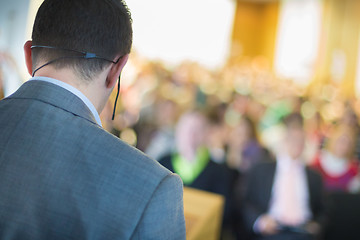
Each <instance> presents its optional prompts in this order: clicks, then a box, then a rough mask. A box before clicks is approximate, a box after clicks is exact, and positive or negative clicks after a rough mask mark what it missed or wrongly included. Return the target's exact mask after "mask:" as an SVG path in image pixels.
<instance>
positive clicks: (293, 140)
mask: <svg viewBox="0 0 360 240" xmlns="http://www.w3.org/2000/svg"><path fill="white" fill-rule="evenodd" d="M285 141H286V142H285V144H286V147H287V152H288V154H289V156H290V157H291V158H292V159H297V158H299V157H300V156H301V154H302V152H303V150H304V147H305V132H304V130H303V129H301V128H293V129H288V130H287V134H286V137H285Z"/></svg>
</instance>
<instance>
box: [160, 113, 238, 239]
mask: <svg viewBox="0 0 360 240" xmlns="http://www.w3.org/2000/svg"><path fill="white" fill-rule="evenodd" d="M208 130H209V120H208V119H207V117H206V115H205V114H204V113H203V112H201V111H198V110H194V111H190V112H186V113H185V114H184V115H182V116H181V117H180V119H179V121H178V123H177V125H176V129H175V143H176V151H175V152H174V153H172V154H168V155H166V156H164V157H162V158H161V159H160V160H159V162H160V164H162V165H163V166H164V167H166V168H168V169H169V170H170V171H172V172H175V173H177V174H179V176H180V177H181V179H182V180H183V183H184V185H185V186H188V187H193V188H196V189H200V190H204V191H209V192H213V193H217V194H221V195H223V196H224V197H225V208H224V216H223V233H224V232H228V231H232V230H231V228H232V219H233V217H232V199H231V198H232V196H231V194H232V189H231V187H232V183H231V173H230V171H229V169H227V168H226V167H225V166H224V165H220V164H218V163H216V162H215V161H213V160H212V158H211V155H210V152H209V149H208V145H207V135H208Z"/></svg>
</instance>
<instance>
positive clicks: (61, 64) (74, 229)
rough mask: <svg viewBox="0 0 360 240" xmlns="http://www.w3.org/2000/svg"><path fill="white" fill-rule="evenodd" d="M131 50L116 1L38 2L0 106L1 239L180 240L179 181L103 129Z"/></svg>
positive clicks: (126, 20) (124, 12) (124, 14)
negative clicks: (12, 87)
mask: <svg viewBox="0 0 360 240" xmlns="http://www.w3.org/2000/svg"><path fill="white" fill-rule="evenodd" d="M131 44H132V27H131V17H130V13H129V11H128V9H127V7H126V5H125V3H124V2H122V1H120V0H45V1H44V2H43V3H42V5H41V7H40V8H39V10H38V13H37V16H36V20H35V23H34V28H33V34H32V42H31V41H28V42H27V43H26V44H25V46H24V50H25V57H26V64H27V67H28V71H29V73H30V74H32V76H33V78H31V79H30V80H29V81H27V82H26V83H25V84H23V85H22V86H21V87H20V88H19V89H18V91H16V92H15V93H14V94H13V95H11V96H10V97H8V98H5V99H4V100H2V101H1V102H0V193H1V197H0V239H5V240H8V239H12V240H15V239H19V240H20V239H36V240H43V239H44V240H45V239H51V240H56V239H93V240H95V239H185V221H184V211H183V202H182V182H181V179H180V178H179V176H177V175H175V174H172V173H171V172H170V171H168V170H167V169H165V168H164V167H162V166H161V165H160V164H159V163H157V162H156V161H154V160H152V159H150V158H148V157H147V156H145V155H144V154H142V153H141V152H139V151H138V150H136V149H135V148H133V147H130V146H129V145H127V144H126V143H124V142H122V141H121V140H119V139H118V138H116V137H114V136H113V135H111V134H110V133H108V132H106V131H105V130H104V129H103V128H102V127H101V121H100V117H99V113H100V112H101V111H102V109H103V107H104V105H105V104H106V102H107V100H108V98H109V96H110V94H111V92H112V90H113V88H114V86H115V85H116V83H118V78H120V77H119V76H120V73H121V72H122V69H123V67H124V65H125V64H126V62H127V59H128V56H129V52H130V48H131ZM119 80H120V79H119ZM118 87H119V85H118Z"/></svg>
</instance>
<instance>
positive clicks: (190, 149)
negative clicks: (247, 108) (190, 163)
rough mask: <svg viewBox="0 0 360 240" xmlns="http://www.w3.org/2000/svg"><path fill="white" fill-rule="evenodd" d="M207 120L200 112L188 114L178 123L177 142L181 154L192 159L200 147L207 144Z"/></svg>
mask: <svg viewBox="0 0 360 240" xmlns="http://www.w3.org/2000/svg"><path fill="white" fill-rule="evenodd" d="M206 131H207V122H206V120H205V118H204V117H203V116H201V115H198V114H188V115H186V116H184V117H183V118H182V119H181V120H180V121H179V123H178V125H177V128H176V143H177V148H178V151H179V153H180V154H181V155H183V156H185V157H187V158H188V159H189V160H191V159H192V158H193V157H194V156H195V153H196V150H197V149H198V148H199V147H203V146H204V145H205V139H206V136H207V134H206V133H207V132H206Z"/></svg>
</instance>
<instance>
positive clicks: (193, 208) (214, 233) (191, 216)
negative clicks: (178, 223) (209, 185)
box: [184, 187, 224, 240]
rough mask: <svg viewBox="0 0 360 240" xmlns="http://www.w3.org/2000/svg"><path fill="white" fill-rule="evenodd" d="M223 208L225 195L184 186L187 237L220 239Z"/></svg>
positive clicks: (202, 239)
mask: <svg viewBox="0 0 360 240" xmlns="http://www.w3.org/2000/svg"><path fill="white" fill-rule="evenodd" d="M223 208H224V197H223V196H221V195H219V194H214V193H210V192H205V191H201V190H196V189H193V188H188V187H184V213H185V222H186V239H187V240H217V239H219V238H220V229H221V224H222V216H223Z"/></svg>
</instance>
